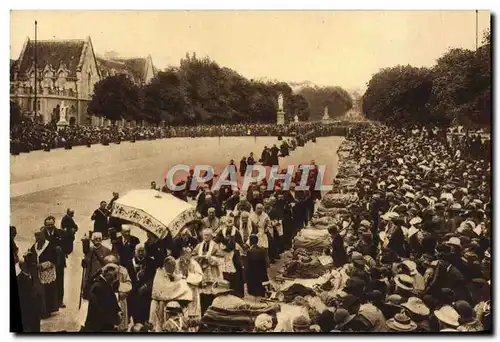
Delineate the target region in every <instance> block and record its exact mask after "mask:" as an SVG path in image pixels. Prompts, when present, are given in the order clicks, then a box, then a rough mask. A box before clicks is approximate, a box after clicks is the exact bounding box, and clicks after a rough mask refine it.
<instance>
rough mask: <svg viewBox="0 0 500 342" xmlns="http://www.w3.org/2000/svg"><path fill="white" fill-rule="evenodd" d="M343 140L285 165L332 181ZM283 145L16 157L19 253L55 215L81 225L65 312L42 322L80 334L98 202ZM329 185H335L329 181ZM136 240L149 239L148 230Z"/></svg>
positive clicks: (196, 145)
mask: <svg viewBox="0 0 500 342" xmlns="http://www.w3.org/2000/svg"><path fill="white" fill-rule="evenodd" d="M342 140H343V138H340V137H329V138H319V139H318V140H317V143H312V142H309V143H307V144H306V146H305V147H302V148H298V149H297V150H296V151H294V152H293V153H292V155H291V156H290V157H287V158H285V159H282V160H280V166H281V167H286V166H287V165H292V164H293V165H297V164H301V163H302V164H304V163H308V162H310V160H311V159H315V161H316V163H317V164H324V165H326V167H327V172H326V175H325V183H330V182H331V179H333V176H334V175H335V174H336V167H337V162H338V158H337V155H336V150H337V148H338V146H339V144H340V143H341V142H342ZM274 143H278V141H277V139H276V138H274V137H258V138H253V137H226V138H220V139H219V138H195V139H192V138H176V139H169V140H154V141H139V142H136V143H135V144H132V143H128V142H125V143H122V144H121V145H110V146H108V147H105V146H102V145H94V146H92V147H91V148H87V147H75V148H73V150H69V151H68V150H53V151H51V152H48V153H47V152H43V151H35V152H31V153H29V154H21V155H19V156H12V157H11V224H12V225H15V226H16V227H17V230H18V237H17V238H16V242H17V244H18V246H19V249H20V254H22V253H24V252H25V251H26V250H27V249H28V248H29V247H30V245H31V244H32V243H33V233H34V232H35V230H37V229H39V228H40V227H41V225H42V224H43V219H44V218H45V217H46V216H48V215H54V216H55V217H56V219H57V221H58V223H57V224H59V221H60V219H61V217H62V216H63V215H64V214H65V211H66V208H68V207H71V208H73V209H74V210H75V220H76V222H77V224H78V225H79V227H80V230H79V232H78V234H77V239H76V242H75V251H74V252H73V254H72V255H70V256H69V258H68V262H67V263H68V267H67V269H66V277H65V292H66V294H65V303H66V305H67V308H66V309H61V310H60V312H59V313H57V314H55V315H54V316H52V317H51V318H49V319H47V320H44V321H42V330H43V331H60V330H67V331H72V330H76V329H77V328H78V324H77V323H76V314H77V312H78V299H79V297H78V296H79V288H80V279H81V267H80V261H81V258H82V256H83V254H82V249H81V244H80V238H81V237H82V236H83V234H84V233H85V232H88V230H89V228H91V226H92V222H91V221H90V216H91V214H92V212H93V211H94V209H95V208H97V206H98V204H99V201H101V200H109V199H110V198H111V193H112V192H113V191H118V192H120V193H121V194H124V193H126V192H127V191H129V190H131V189H137V188H149V183H150V182H151V181H152V180H155V181H156V182H157V183H158V184H161V183H162V180H163V179H164V175H165V174H166V170H168V169H169V168H170V167H172V166H173V165H175V164H179V163H185V164H188V165H194V164H195V163H198V164H207V165H214V163H215V165H214V166H215V167H223V166H224V165H227V163H228V161H229V160H230V159H234V160H235V161H236V163H237V164H238V163H239V160H240V159H241V157H242V156H247V155H248V154H249V152H251V151H253V152H254V155H255V156H256V157H257V156H260V153H261V151H262V149H263V147H264V145H267V146H272V144H274ZM327 180H328V181H327ZM134 234H135V235H136V236H138V237H139V238H140V239H141V241H144V239H145V236H144V234H143V232H141V231H139V230H137V231H134Z"/></svg>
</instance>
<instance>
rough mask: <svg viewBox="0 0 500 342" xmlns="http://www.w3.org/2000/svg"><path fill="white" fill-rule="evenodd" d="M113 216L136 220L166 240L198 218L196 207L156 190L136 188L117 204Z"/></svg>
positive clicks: (136, 222)
mask: <svg viewBox="0 0 500 342" xmlns="http://www.w3.org/2000/svg"><path fill="white" fill-rule="evenodd" d="M111 216H113V217H117V218H120V219H123V220H126V221H130V222H132V223H135V224H136V225H138V226H139V227H141V228H142V229H145V230H147V231H149V232H151V233H153V234H154V235H156V236H157V237H158V238H160V239H162V238H164V237H165V236H166V235H167V234H168V231H170V232H171V234H172V236H173V237H175V236H176V235H177V233H178V232H179V230H181V228H182V227H184V225H186V224H187V223H189V222H191V221H194V220H196V219H197V217H196V208H195V207H194V206H192V205H191V204H189V203H187V202H184V201H183V200H180V199H178V198H177V197H175V196H172V195H170V194H165V193H160V192H159V191H156V190H151V189H148V190H132V191H130V192H128V193H127V194H125V195H124V196H123V197H120V198H119V199H117V200H116V201H115V202H114V203H113V210H112V212H111Z"/></svg>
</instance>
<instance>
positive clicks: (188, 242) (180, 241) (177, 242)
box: [172, 235, 198, 259]
mask: <svg viewBox="0 0 500 342" xmlns="http://www.w3.org/2000/svg"><path fill="white" fill-rule="evenodd" d="M197 244H198V240H197V239H196V238H195V237H193V236H191V235H188V236H181V237H177V238H175V239H174V247H173V248H172V256H173V257H174V258H176V259H178V258H179V257H180V256H181V254H182V248H183V247H184V246H192V247H191V249H193V248H194V247H196V245H197Z"/></svg>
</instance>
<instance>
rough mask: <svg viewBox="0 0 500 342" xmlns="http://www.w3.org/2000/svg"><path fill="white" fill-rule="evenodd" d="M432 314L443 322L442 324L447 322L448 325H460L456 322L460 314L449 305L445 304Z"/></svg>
mask: <svg viewBox="0 0 500 342" xmlns="http://www.w3.org/2000/svg"><path fill="white" fill-rule="evenodd" d="M434 315H435V316H436V318H437V319H439V320H440V321H441V322H443V323H444V324H447V325H449V326H452V327H458V326H459V325H460V324H459V323H458V319H459V318H460V315H459V314H458V312H457V311H456V310H455V309H454V308H453V307H452V306H450V305H445V306H442V307H441V308H440V309H439V310H435V311H434Z"/></svg>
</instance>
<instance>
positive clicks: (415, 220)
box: [410, 216, 422, 226]
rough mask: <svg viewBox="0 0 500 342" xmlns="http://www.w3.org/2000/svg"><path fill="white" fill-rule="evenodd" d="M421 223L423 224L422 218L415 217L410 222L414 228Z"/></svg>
mask: <svg viewBox="0 0 500 342" xmlns="http://www.w3.org/2000/svg"><path fill="white" fill-rule="evenodd" d="M419 223H422V218H420V217H419V216H415V217H414V218H412V219H411V220H410V224H411V225H412V226H414V225H416V224H419Z"/></svg>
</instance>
